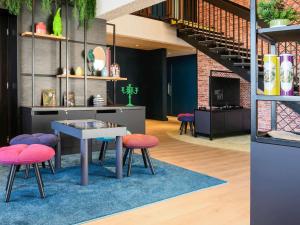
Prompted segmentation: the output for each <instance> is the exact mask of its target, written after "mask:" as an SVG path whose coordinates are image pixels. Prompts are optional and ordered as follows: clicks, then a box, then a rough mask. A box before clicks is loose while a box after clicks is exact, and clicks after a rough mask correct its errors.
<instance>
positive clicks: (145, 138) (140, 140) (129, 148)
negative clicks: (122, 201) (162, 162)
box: [123, 134, 159, 176]
mask: <svg viewBox="0 0 300 225" xmlns="http://www.w3.org/2000/svg"><path fill="white" fill-rule="evenodd" d="M158 142H159V141H158V139H157V137H155V136H151V135H144V134H132V135H126V136H125V137H123V146H124V147H125V148H126V150H125V153H124V156H123V166H125V164H126V160H127V158H128V170H127V176H130V175H131V167H132V160H133V154H134V149H141V152H142V157H143V162H144V166H145V168H148V166H149V167H150V170H151V173H152V174H153V175H154V174H155V171H154V167H153V164H152V161H151V157H150V154H149V151H148V149H149V148H152V147H155V146H157V145H158Z"/></svg>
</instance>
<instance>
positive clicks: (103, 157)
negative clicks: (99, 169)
mask: <svg viewBox="0 0 300 225" xmlns="http://www.w3.org/2000/svg"><path fill="white" fill-rule="evenodd" d="M107 147H108V142H107V141H105V142H104V148H103V154H102V157H101V162H102V164H103V163H104V160H105V155H106V150H107Z"/></svg>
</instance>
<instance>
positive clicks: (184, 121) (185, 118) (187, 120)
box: [177, 113, 194, 135]
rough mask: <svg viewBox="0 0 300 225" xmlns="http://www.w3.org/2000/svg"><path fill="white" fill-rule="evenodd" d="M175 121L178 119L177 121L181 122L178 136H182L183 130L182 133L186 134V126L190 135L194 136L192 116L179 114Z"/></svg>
mask: <svg viewBox="0 0 300 225" xmlns="http://www.w3.org/2000/svg"><path fill="white" fill-rule="evenodd" d="M177 119H178V121H180V122H181V124H180V128H179V130H180V135H182V133H183V130H184V133H185V134H186V131H187V127H188V125H189V126H190V131H191V134H192V135H193V134H194V114H191V113H181V114H178V116H177Z"/></svg>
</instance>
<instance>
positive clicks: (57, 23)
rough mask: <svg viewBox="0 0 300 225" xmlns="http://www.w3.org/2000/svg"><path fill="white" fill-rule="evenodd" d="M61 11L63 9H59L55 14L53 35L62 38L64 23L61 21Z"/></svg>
mask: <svg viewBox="0 0 300 225" xmlns="http://www.w3.org/2000/svg"><path fill="white" fill-rule="evenodd" d="M60 11H61V8H59V9H58V10H57V11H56V14H55V16H54V20H53V34H54V35H55V36H62V21H61V17H60Z"/></svg>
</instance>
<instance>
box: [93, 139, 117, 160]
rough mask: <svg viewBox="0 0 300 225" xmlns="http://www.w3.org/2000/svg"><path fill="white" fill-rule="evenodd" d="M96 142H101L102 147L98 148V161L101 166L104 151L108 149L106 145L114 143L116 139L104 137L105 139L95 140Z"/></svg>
mask: <svg viewBox="0 0 300 225" xmlns="http://www.w3.org/2000/svg"><path fill="white" fill-rule="evenodd" d="M96 140H97V141H102V145H101V148H100V154H99V160H100V163H101V164H103V163H104V159H105V154H106V150H107V147H108V143H110V142H113V141H115V140H116V139H115V138H113V137H108V138H107V137H106V138H96Z"/></svg>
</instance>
